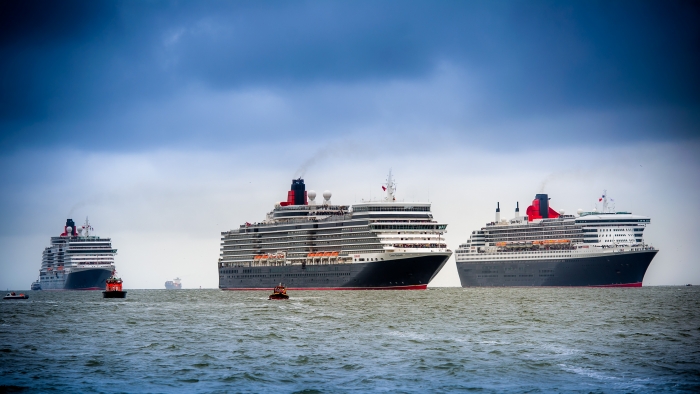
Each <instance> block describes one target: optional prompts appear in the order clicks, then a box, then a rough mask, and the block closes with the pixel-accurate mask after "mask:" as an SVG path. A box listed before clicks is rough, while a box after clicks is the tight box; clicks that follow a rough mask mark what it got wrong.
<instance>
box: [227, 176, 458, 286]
mask: <svg viewBox="0 0 700 394" xmlns="http://www.w3.org/2000/svg"><path fill="white" fill-rule="evenodd" d="M382 188H383V189H384V191H385V192H386V195H385V197H384V198H383V199H381V200H378V201H364V202H362V203H359V204H354V205H353V206H352V207H351V206H348V205H335V204H332V203H331V197H332V193H331V192H330V191H328V190H326V191H325V192H324V193H323V201H322V202H321V203H317V202H316V201H315V198H316V193H315V192H314V191H312V190H310V191H308V192H306V191H305V186H304V183H303V180H301V179H297V180H294V181H293V183H292V190H290V191H289V193H288V198H287V201H284V202H281V203H278V204H276V205H275V208H274V209H273V210H272V211H271V212H269V213H268V214H267V215H266V218H265V220H264V221H262V222H260V223H254V224H251V223H246V224H244V225H241V226H240V228H238V229H236V230H231V231H226V232H222V233H221V255H220V259H219V270H220V285H221V286H222V288H229V287H232V286H234V285H236V286H238V287H242V286H243V284H240V286H239V283H236V282H235V281H231V280H230V279H240V280H241V281H240V283H244V282H245V281H243V279H246V278H249V277H248V276H245V275H240V274H255V273H258V274H260V273H263V271H259V272H258V271H255V272H253V271H251V270H238V269H235V268H236V267H241V268H243V267H246V268H247V267H281V266H287V267H297V266H298V267H301V268H302V269H306V267H307V266H318V265H348V267H345V268H347V269H350V268H351V267H349V265H352V264H364V263H368V262H381V261H394V260H396V261H399V260H405V261H407V262H408V261H409V260H410V261H413V260H411V259H414V258H416V259H419V258H421V259H422V258H424V257H430V258H428V259H427V260H425V261H429V263H426V264H427V265H426V266H430V268H429V269H427V271H430V270H433V271H430V275H428V276H425V275H422V273H421V275H422V276H421V278H420V280H418V279H417V280H416V283H415V284H416V285H421V286H425V285H427V281H426V279H427V280H429V279H430V278H432V274H434V273H436V271H435V272H434V270H435V267H438V269H439V268H441V267H442V264H444V261H442V260H441V259H443V258H444V260H446V259H447V258H448V257H449V256H450V255H451V253H452V252H451V251H450V250H449V249H448V248H447V245H446V243H445V239H444V234H445V230H446V227H447V224H444V223H439V222H437V221H435V220H434V219H433V215H432V213H431V210H430V203H425V202H398V201H396V198H395V195H394V193H395V190H396V184H395V183H394V180H393V178H392V176H391V173H389V177H388V178H387V181H386V183H385V184H384V185H383V186H382ZM431 256H434V257H436V258H437V260H440V262H439V263H438V264H437V265H436V264H435V263H434V261H433V260H435V259H433V258H432V257H431ZM417 261H418V260H416V262H412V263H411V264H414V263H415V264H418V263H417ZM421 261H423V260H421ZM345 268H343V269H345ZM249 271H250V272H249ZM264 271H265V272H268V271H269V270H264ZM272 271H275V270H272ZM272 271H269V272H270V273H272ZM278 271H280V270H278ZM282 271H284V270H282ZM282 271H280V272H282ZM427 271H426V272H427ZM275 272H276V271H275ZM285 272H286V271H285ZM289 272H290V275H291V271H289ZM232 274H233V275H232ZM236 274H238V275H236ZM304 275H308V274H306V273H304ZM415 275H416V278H417V277H418V272H416V273H415ZM341 276H342V275H341ZM346 276H352V275H346ZM260 277H261V278H262V277H264V278H268V277H270V278H272V277H275V276H274V275H272V276H271V275H264V276H260ZM340 279H341V278H339V279H338V280H340ZM347 279H349V280H352V278H350V277H349V278H347ZM388 282H391V283H388ZM388 282H387V285H397V283H394V282H395V281H394V280H390V279H388ZM397 282H398V285H401V284H402V283H400V282H401V281H397ZM403 282H406V281H405V280H404V281H403ZM419 282H420V283H419ZM363 283H365V282H364V279H363ZM314 284H315V283H314ZM403 284H404V285H405V283H403ZM328 285H329V286H330V285H331V284H330V283H329V284H328ZM336 285H337V284H336ZM336 285H334V286H336ZM298 286H301V285H298ZM348 286H349V285H348ZM234 287H235V286H234ZM336 287H338V286H336ZM356 287H362V285H361V284H357V285H356Z"/></svg>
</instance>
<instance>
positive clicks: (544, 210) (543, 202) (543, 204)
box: [535, 194, 549, 219]
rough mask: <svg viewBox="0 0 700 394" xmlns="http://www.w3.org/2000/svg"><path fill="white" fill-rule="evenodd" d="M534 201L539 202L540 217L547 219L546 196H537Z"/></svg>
mask: <svg viewBox="0 0 700 394" xmlns="http://www.w3.org/2000/svg"><path fill="white" fill-rule="evenodd" d="M535 199H536V200H539V201H540V216H542V218H544V219H547V218H549V197H547V195H546V194H537V195H535Z"/></svg>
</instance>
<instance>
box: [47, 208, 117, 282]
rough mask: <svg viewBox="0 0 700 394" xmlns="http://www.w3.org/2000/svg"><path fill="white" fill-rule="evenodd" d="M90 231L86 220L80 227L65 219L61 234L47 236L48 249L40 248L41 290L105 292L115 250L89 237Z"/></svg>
mask: <svg viewBox="0 0 700 394" xmlns="http://www.w3.org/2000/svg"><path fill="white" fill-rule="evenodd" d="M92 230H93V228H92V227H91V226H90V223H89V222H88V220H87V218H86V219H85V224H84V225H83V226H82V227H76V225H75V223H74V222H73V220H72V219H68V220H67V221H66V225H65V227H64V231H63V233H62V234H61V235H60V236H58V237H51V246H48V247H47V248H45V249H44V253H43V256H42V259H41V270H40V272H39V283H40V285H41V289H42V290H104V289H105V286H106V283H105V281H106V280H107V278H109V276H110V275H112V272H113V271H114V270H115V268H114V255H116V254H117V250H116V249H114V248H112V241H111V240H110V239H109V238H101V237H98V236H94V235H90V231H92Z"/></svg>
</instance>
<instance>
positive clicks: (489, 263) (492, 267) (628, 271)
mask: <svg viewBox="0 0 700 394" xmlns="http://www.w3.org/2000/svg"><path fill="white" fill-rule="evenodd" d="M599 202H602V203H603V210H602V211H601V212H598V211H597V210H594V211H593V212H583V211H581V210H579V212H578V215H577V216H574V215H565V214H564V211H559V212H557V211H555V210H554V209H552V208H550V207H549V197H548V196H547V195H546V194H537V195H536V196H535V200H534V201H533V202H532V205H530V206H529V207H528V208H527V215H526V216H524V217H521V216H520V212H519V211H520V209H519V207H517V205H516V208H515V218H513V219H510V220H501V218H500V215H501V213H500V207H497V208H496V220H495V221H494V222H491V223H487V224H486V227H483V228H481V230H477V231H473V232H472V235H471V237H470V239H469V241H467V242H466V243H465V244H462V245H460V246H459V249H458V250H457V252H456V261H457V272H458V273H459V279H460V281H461V283H462V286H463V287H471V286H605V287H641V286H642V280H643V279H644V274H645V273H646V270H647V268H648V267H649V264H651V260H652V259H653V258H654V256H656V253H657V252H658V250H657V249H655V248H653V247H652V246H650V245H648V244H646V243H645V242H644V239H643V237H642V232H643V231H644V229H645V228H646V226H647V225H648V224H649V222H650V219H649V218H648V217H646V216H639V215H632V214H631V213H629V212H615V211H614V209H610V208H609V206H608V197H607V192H603V196H602V197H601V198H599Z"/></svg>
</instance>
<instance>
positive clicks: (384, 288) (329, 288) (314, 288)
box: [221, 285, 428, 291]
mask: <svg viewBox="0 0 700 394" xmlns="http://www.w3.org/2000/svg"><path fill="white" fill-rule="evenodd" d="M426 288H428V285H411V286H388V287H287V290H298V291H303V290H425V289H426ZM221 290H229V291H241V290H242V291H246V290H256V291H260V290H270V288H269V287H241V288H224V289H221Z"/></svg>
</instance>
